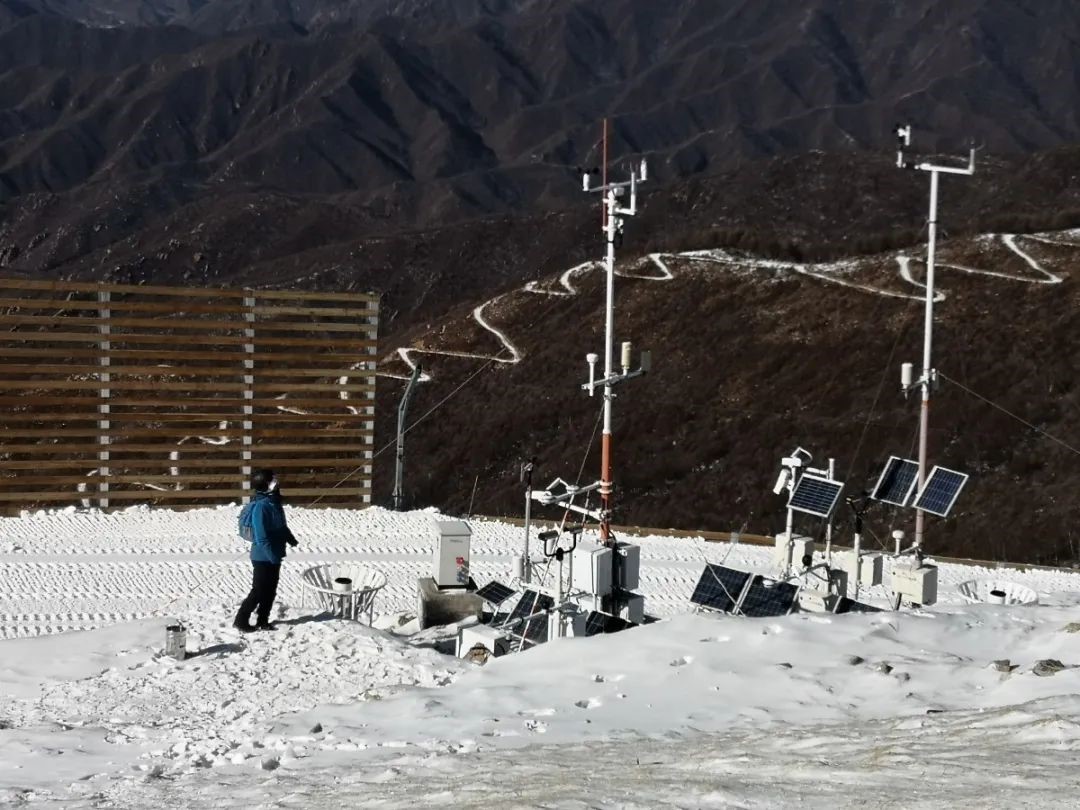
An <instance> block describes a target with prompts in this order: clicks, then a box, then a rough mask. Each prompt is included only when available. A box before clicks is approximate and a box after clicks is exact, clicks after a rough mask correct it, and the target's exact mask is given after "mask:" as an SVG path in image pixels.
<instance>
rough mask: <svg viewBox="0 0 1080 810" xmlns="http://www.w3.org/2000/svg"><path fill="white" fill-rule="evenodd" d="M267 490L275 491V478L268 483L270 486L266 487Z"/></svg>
mask: <svg viewBox="0 0 1080 810" xmlns="http://www.w3.org/2000/svg"><path fill="white" fill-rule="evenodd" d="M267 489H268V490H269V491H270V492H273V491H274V490H275V489H277V479H276V478H275V479H274V480H273V481H271V482H270V486H268V487H267Z"/></svg>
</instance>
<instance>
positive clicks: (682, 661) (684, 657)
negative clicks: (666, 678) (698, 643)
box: [671, 655, 694, 667]
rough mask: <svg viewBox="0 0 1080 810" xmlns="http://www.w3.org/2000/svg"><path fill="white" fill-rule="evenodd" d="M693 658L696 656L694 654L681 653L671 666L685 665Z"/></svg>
mask: <svg viewBox="0 0 1080 810" xmlns="http://www.w3.org/2000/svg"><path fill="white" fill-rule="evenodd" d="M693 660H694V656H692V655H680V656H679V657H678V658H676V659H675V660H674V661H672V662H671V666H673V667H684V666H686V665H687V664H689V663H690V662H691V661H693Z"/></svg>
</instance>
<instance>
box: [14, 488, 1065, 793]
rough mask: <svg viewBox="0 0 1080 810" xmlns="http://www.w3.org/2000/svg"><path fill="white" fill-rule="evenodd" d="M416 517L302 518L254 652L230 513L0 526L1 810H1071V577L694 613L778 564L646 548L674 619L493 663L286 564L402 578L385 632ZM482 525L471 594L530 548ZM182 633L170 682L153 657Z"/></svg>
mask: <svg viewBox="0 0 1080 810" xmlns="http://www.w3.org/2000/svg"><path fill="white" fill-rule="evenodd" d="M431 516H432V513H411V514H396V513H391V512H386V511H382V510H378V509H371V510H366V511H363V512H360V511H358V512H320V511H314V510H312V511H305V510H292V511H291V513H290V522H291V523H292V524H293V526H294V527H295V530H296V533H297V535H298V536H299V537H300V538H301V542H302V552H303V553H302V554H296V555H293V556H291V557H290V559H289V560H288V561H287V563H286V567H287V571H288V575H287V577H286V580H285V582H284V586H285V587H284V589H283V596H284V599H283V602H284V607H283V610H282V613H283V617H282V625H281V628H280V629H279V630H278V632H277V633H273V634H269V633H267V634H256V635H254V636H250V637H241V636H240V635H239V634H238V633H236V632H235V631H232V630H231V629H229V628H228V626H227V625H228V622H229V620H230V618H231V610H232V608H233V605H234V604H235V601H236V599H237V598H239V596H240V594H241V592H242V591H243V589H244V584H245V582H244V580H245V578H246V576H247V572H248V568H249V567H248V565H247V564H246V562H245V561H244V560H243V559H242V558H238V557H239V552H240V551H241V550H242V549H241V548H240V546H239V545H238V544H239V540H236V539H234V532H235V510H227V509H223V510H200V511H191V512H184V513H169V512H150V511H145V510H139V509H136V510H132V511H131V512H129V513H125V514H116V515H108V516H105V515H99V514H96V513H62V514H54V515H47V514H38V515H28V516H25V517H24V518H22V519H16V520H8V521H4V522H3V523H2V524H0V531H2V532H3V534H2V535H0V536H2V538H3V539H2V541H0V542H3V543H5V544H6V548H4V549H3V551H2V554H0V606H2V608H0V614H2V616H0V629H2V631H3V633H4V634H5V635H7V636H9V638H8V639H7V640H4V641H0V695H2V696H3V697H2V698H0V804H3V803H5V802H19V801H25V802H27V803H30V804H33V803H35V802H38V803H40V804H41V806H55V805H57V804H60V803H63V804H64V806H76V807H80V806H85V807H102V806H106V807H151V806H160V807H185V808H186V807H261V806H281V807H360V806H377V807H429V806H430V807H436V806H437V807H446V806H454V807H480V806H485V807H487V806H492V805H496V806H505V807H518V806H538V805H539V806H545V807H567V808H571V807H574V808H576V807H658V806H675V807H687V808H689V807H769V808H776V807H790V806H803V807H806V806H809V807H853V808H854V807H859V808H866V807H895V808H915V807H925V808H931V807H933V808H939V807H953V806H967V807H989V806H1005V805H1009V806H1014V807H1016V806H1019V807H1026V806H1032V807H1034V806H1045V805H1047V804H1056V805H1057V806H1065V807H1068V806H1077V805H1076V804H1075V803H1074V804H1070V802H1074V799H1075V796H1076V795H1080V793H1077V790H1078V789H1080V780H1078V778H1077V777H1076V775H1075V764H1074V762H1075V757H1076V753H1077V751H1078V750H1080V725H1078V722H1077V720H1076V718H1077V717H1078V715H1080V669H1078V668H1075V665H1077V664H1080V632H1077V631H1078V630H1080V624H1075V623H1077V622H1080V577H1078V576H1076V575H1072V574H1067V573H1063V572H1049V571H1033V572H1028V573H1018V572H1009V573H1008V578H1009V579H1012V580H1016V581H1018V582H1022V583H1023V584H1026V585H1028V586H1029V587H1032V588H1034V589H1035V590H1036V591H1038V592H1039V594H1040V602H1041V604H1040V605H1039V606H1035V607H1017V608H1007V607H998V606H967V605H962V604H959V603H958V602H959V599H958V596H957V595H956V594H955V592H954V589H953V588H952V587H951V585H950V584H947V583H956V582H959V581H961V580H965V579H970V578H973V577H977V576H982V575H986V572H979V571H977V570H973V569H969V568H962V567H959V566H956V567H953V566H947V567H943V569H942V583H943V584H942V587H941V592H942V597H943V600H942V601H943V603H948V602H952V604H943V605H941V606H938V607H935V608H934V609H932V610H925V611H921V612H918V613H912V612H902V613H880V614H865V615H847V616H830V617H825V616H815V615H806V614H804V615H796V616H790V617H787V618H784V619H779V620H748V619H739V618H729V617H714V616H703V615H685V614H686V612H687V610H688V608H689V605H688V604H687V598H688V596H689V593H690V591H691V589H692V587H693V584H694V582H695V581H696V578H697V576H698V574H699V573H700V570H701V567H702V563H703V561H704V560H705V559H709V560H710V561H714V562H718V561H720V560H724V559H726V562H727V564H729V565H735V566H746V567H756V568H759V569H763V570H767V569H768V559H769V550H768V549H759V548H752V547H745V546H736V547H731V546H727V545H721V544H709V543H705V542H703V541H700V540H685V539H671V538H660V537H657V538H646V539H644V540H643V541H642V549H643V554H642V557H643V560H642V590H643V591H644V592H645V593H646V594H647V597H648V605H649V606H650V610H654V611H655V612H658V613H660V614H662V615H665V616H668V617H670V618H669V619H667V620H666V621H663V622H660V623H657V624H653V625H650V626H647V627H642V628H637V629H635V630H632V631H629V632H626V633H622V634H618V635H613V636H603V637H598V638H592V639H565V640H562V641H557V642H554V643H550V644H547V645H543V646H542V647H540V648H538V649H536V650H532V651H529V652H526V653H522V654H518V655H514V656H510V657H507V658H501V659H496V660H494V661H492V662H490V663H489V664H488V665H487V666H485V667H483V668H477V667H474V666H472V665H470V664H467V663H465V662H462V661H459V660H457V659H455V658H452V657H446V656H442V655H440V654H438V653H437V652H435V651H434V650H432V649H429V648H425V647H423V646H419V645H418V644H417V643H415V640H414V639H409V638H403V637H399V636H396V635H394V634H391V633H389V632H385V631H382V630H377V629H376V630H372V629H368V628H365V627H363V626H360V625H357V624H353V623H348V622H340V621H337V620H332V619H326V618H320V617H316V616H312V615H311V614H312V611H311V610H304V609H301V608H299V607H298V602H297V599H296V596H297V582H296V578H297V576H298V572H299V571H300V570H301V569H302V568H303V567H305V566H306V565H308V564H311V563H314V562H316V561H322V560H328V559H359V560H364V561H365V562H366V563H367V564H370V565H372V566H373V567H376V568H380V569H381V570H383V571H385V572H386V573H387V575H388V577H389V579H390V583H389V585H388V593H387V594H386V595H385V597H384V598H383V600H382V601H381V602H380V603H379V604H378V605H377V611H379V612H384V613H387V614H391V613H397V612H399V611H403V610H407V609H409V608H411V606H412V604H413V594H412V589H413V587H414V584H415V578H416V577H417V576H418V575H420V574H421V573H423V572H425V571H426V570H427V568H428V566H429V560H430V549H429V541H428V540H427V523H428V521H429V520H430V518H431ZM473 528H474V532H475V534H474V541H475V542H474V555H475V557H476V567H477V569H478V571H477V579H479V580H484V579H485V578H486V577H487V576H488V575H503V573H504V571H505V569H506V568H507V567H508V564H509V558H510V555H511V554H512V553H513V552H514V551H516V549H517V545H518V541H519V537H520V530H519V529H516V528H514V527H511V526H507V525H504V524H498V523H485V522H474V523H473ZM193 587H197V588H198V590H195V591H194V592H191V593H188V592H187V591H186V589H188V588H193ZM169 602H172V604H168V603H169ZM174 615H180V616H182V617H183V618H184V620H185V622H187V623H188V625H189V628H190V630H189V638H188V649H189V650H190V651H192V652H193V653H195V654H194V655H192V656H191V657H190V658H188V660H186V661H184V662H176V661H173V660H171V659H168V658H164V657H163V656H162V655H161V647H162V644H163V641H164V621H162V619H161V618H159V617H164V616H174ZM129 616H136V617H141V618H137V619H136V620H134V621H118V619H119V618H122V617H129ZM393 624H394V622H393V621H392V619H391V618H390V617H387V618H386V619H384V621H383V622H382V625H383V626H392V625H393ZM68 626H73V627H93V626H99V627H101V628H102V629H97V630H93V631H89V632H78V633H64V634H50V633H52V631H54V630H57V629H60V628H62V627H68ZM16 635H34V636H37V637H32V638H11V636H16ZM1002 659H1009V663H1007V664H1006V663H998V664H997V665H995V664H994V662H995V661H999V662H1000V661H1001V660H1002ZM1045 659H1056V660H1058V661H1060V662H1062V663H1063V664H1064V665H1065V669H1063V670H1061V671H1056V672H1050V674H1045V675H1040V674H1036V669H1039V671H1040V672H1041V671H1043V668H1041V667H1037V666H1036V665H1037V664H1038V662H1039V661H1042V660H1045ZM1050 669H1051V670H1053V669H1054V667H1051V668H1050Z"/></svg>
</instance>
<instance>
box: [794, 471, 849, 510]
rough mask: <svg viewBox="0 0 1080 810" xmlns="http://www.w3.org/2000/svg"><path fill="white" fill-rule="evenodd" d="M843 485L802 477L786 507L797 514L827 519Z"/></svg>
mask: <svg viewBox="0 0 1080 810" xmlns="http://www.w3.org/2000/svg"><path fill="white" fill-rule="evenodd" d="M843 488H844V485H843V484H842V483H841V482H840V481H831V480H829V479H828V478H819V477H818V476H816V475H803V477H802V478H800V479H799V482H798V483H797V484H796V485H795V489H794V490H792V492H791V497H790V498H788V506H789V507H790V508H792V509H794V510H796V511H797V512H806V513H807V514H809V515H817V516H818V517H823V518H827V517H828V516H829V515H831V514H832V511H833V509H835V508H836V501H837V499H839V497H840V492H841V490H843Z"/></svg>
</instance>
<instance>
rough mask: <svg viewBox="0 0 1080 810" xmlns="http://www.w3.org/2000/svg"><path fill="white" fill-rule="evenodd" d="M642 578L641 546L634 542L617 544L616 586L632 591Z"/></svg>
mask: <svg viewBox="0 0 1080 810" xmlns="http://www.w3.org/2000/svg"><path fill="white" fill-rule="evenodd" d="M640 578H641V546H636V545H634V544H633V543H616V544H615V587H616V588H620V589H621V590H624V591H632V590H634V589H635V588H637V586H638V582H639V581H640Z"/></svg>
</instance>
